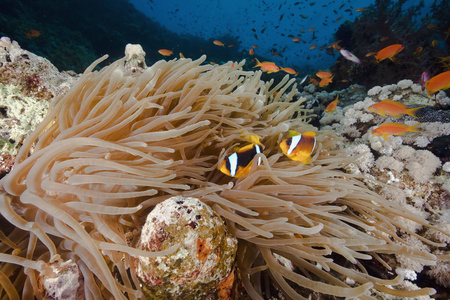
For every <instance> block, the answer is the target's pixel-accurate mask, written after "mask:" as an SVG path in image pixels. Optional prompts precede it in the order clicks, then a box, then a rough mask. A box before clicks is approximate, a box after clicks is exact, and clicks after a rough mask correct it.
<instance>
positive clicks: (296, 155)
mask: <svg viewBox="0 0 450 300" xmlns="http://www.w3.org/2000/svg"><path fill="white" fill-rule="evenodd" d="M315 147H316V133H315V132H312V131H307V132H305V133H299V132H297V131H294V130H289V135H288V138H287V139H285V140H283V141H282V142H281V143H280V148H281V151H283V153H284V155H286V156H287V157H289V158H290V159H292V160H295V161H299V162H301V163H303V164H305V165H307V164H309V163H310V162H311V154H312V153H313V151H314V148H315Z"/></svg>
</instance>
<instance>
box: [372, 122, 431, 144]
mask: <svg viewBox="0 0 450 300" xmlns="http://www.w3.org/2000/svg"><path fill="white" fill-rule="evenodd" d="M420 124H422V123H417V124H414V125H412V126H408V125H406V124H402V123H384V124H382V125H381V126H379V127H377V128H375V129H374V130H372V134H374V135H378V136H381V137H382V138H383V139H385V140H386V141H389V137H388V135H404V134H405V133H406V132H423V131H420V130H417V129H415V127H416V126H418V125H420Z"/></svg>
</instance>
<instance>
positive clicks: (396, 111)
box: [369, 99, 425, 119]
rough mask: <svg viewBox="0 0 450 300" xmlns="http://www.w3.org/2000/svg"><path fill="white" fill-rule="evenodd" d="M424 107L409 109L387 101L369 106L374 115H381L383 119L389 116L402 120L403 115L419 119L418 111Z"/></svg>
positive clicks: (395, 102) (400, 104)
mask: <svg viewBox="0 0 450 300" xmlns="http://www.w3.org/2000/svg"><path fill="white" fill-rule="evenodd" d="M424 107H425V106H421V107H415V108H408V107H407V106H406V105H405V104H403V103H399V102H397V101H392V100H389V99H386V100H383V101H381V102H379V103H375V104H372V105H371V106H369V110H370V111H371V112H373V113H376V114H379V115H380V116H382V117H383V118H386V116H387V115H389V116H391V117H394V118H400V117H401V116H402V115H410V116H411V117H414V118H416V119H417V117H416V111H417V110H419V109H421V108H424Z"/></svg>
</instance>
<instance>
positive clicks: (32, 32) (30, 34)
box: [25, 29, 41, 38]
mask: <svg viewBox="0 0 450 300" xmlns="http://www.w3.org/2000/svg"><path fill="white" fill-rule="evenodd" d="M40 35H41V33H40V32H39V31H37V30H35V29H31V30H30V31H28V32H27V33H25V37H27V38H37V37H39V36H40Z"/></svg>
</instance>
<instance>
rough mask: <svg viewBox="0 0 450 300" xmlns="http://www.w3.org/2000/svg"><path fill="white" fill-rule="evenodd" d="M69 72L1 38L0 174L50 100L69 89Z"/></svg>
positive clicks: (10, 163) (71, 82) (37, 122)
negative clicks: (61, 70)
mask: <svg viewBox="0 0 450 300" xmlns="http://www.w3.org/2000/svg"><path fill="white" fill-rule="evenodd" d="M75 77H76V76H75V74H74V73H73V72H72V73H70V72H62V73H60V72H59V71H58V69H56V68H55V66H53V65H52V64H51V63H50V61H48V60H47V59H45V58H42V57H39V56H37V55H35V54H33V53H31V52H29V51H27V50H24V49H22V48H21V47H20V46H19V44H18V43H17V42H16V41H11V40H10V39H9V38H8V37H2V38H0V111H1V114H0V156H1V164H0V177H2V176H3V175H4V174H6V173H7V172H9V170H10V168H11V166H12V164H13V163H14V157H15V155H16V154H17V150H18V148H19V147H20V145H21V143H22V142H23V140H24V139H25V137H26V136H28V134H30V133H31V132H32V131H34V129H35V128H36V126H37V125H38V124H39V123H40V122H41V121H42V120H43V118H44V116H45V115H46V113H47V110H48V107H49V101H50V100H51V99H52V98H54V97H56V96H59V95H62V94H64V93H65V92H67V91H68V90H69V88H70V87H71V86H72V84H73V83H74V81H75Z"/></svg>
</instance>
